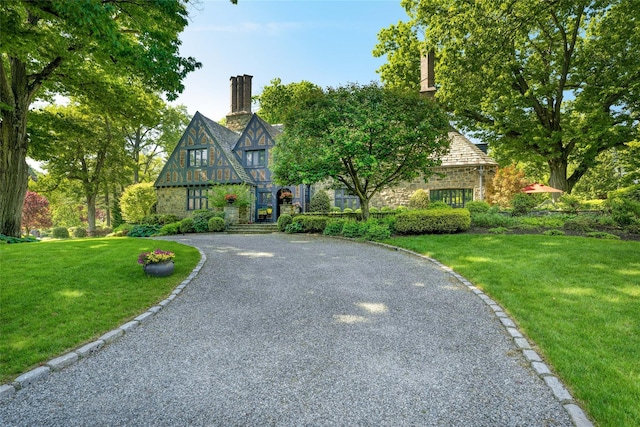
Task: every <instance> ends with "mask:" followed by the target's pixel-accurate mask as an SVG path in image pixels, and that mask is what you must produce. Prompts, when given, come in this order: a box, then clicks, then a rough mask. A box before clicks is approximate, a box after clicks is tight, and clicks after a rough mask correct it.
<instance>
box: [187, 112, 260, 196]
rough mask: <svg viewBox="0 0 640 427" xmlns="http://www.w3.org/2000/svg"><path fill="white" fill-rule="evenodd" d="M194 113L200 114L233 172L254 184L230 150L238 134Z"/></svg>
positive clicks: (236, 140)
mask: <svg viewBox="0 0 640 427" xmlns="http://www.w3.org/2000/svg"><path fill="white" fill-rule="evenodd" d="M196 115H199V116H200V118H201V119H202V122H203V123H204V124H205V126H206V127H207V130H208V131H209V132H210V133H211V136H213V138H214V139H215V140H216V141H218V144H219V145H220V148H221V149H222V150H223V151H224V154H225V155H226V157H227V160H228V161H229V164H230V165H231V167H232V168H233V170H234V172H235V173H236V174H237V175H238V177H239V178H240V179H241V180H242V181H244V182H246V183H247V184H254V182H253V180H252V179H251V176H250V175H249V174H248V173H247V171H246V169H245V168H244V167H242V165H241V164H240V162H239V161H238V158H237V157H236V155H235V154H233V151H232V150H233V147H234V146H235V145H236V142H238V139H239V138H240V135H238V134H237V133H235V132H234V131H232V130H231V129H228V128H226V127H224V126H222V125H221V124H220V123H217V122H215V121H213V120H211V119H210V118H208V117H205V116H203V115H202V114H200V113H199V112H196Z"/></svg>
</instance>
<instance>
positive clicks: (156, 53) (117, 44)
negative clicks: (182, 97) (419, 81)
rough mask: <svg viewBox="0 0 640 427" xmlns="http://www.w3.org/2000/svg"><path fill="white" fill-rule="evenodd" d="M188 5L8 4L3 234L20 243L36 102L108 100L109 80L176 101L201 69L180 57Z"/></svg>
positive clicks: (1, 11) (169, 0)
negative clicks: (133, 83) (126, 81)
mask: <svg viewBox="0 0 640 427" xmlns="http://www.w3.org/2000/svg"><path fill="white" fill-rule="evenodd" d="M187 15H188V14H187V9H186V3H185V2H184V1H182V0H150V1H145V2H132V1H128V0H112V1H109V2H103V1H100V0H85V1H67V0H49V1H38V2H33V1H27V0H15V1H3V2H0V28H2V44H1V45H0V233H4V234H7V235H12V236H18V235H19V233H20V215H21V209H22V201H23V199H24V196H25V192H26V188H27V173H28V167H27V165H26V162H25V159H26V156H27V153H28V150H29V137H28V135H27V131H26V129H27V122H28V116H29V109H30V106H31V104H32V103H33V102H34V101H35V100H36V99H38V98H39V99H52V96H53V95H55V94H61V95H76V96H80V95H83V96H88V97H93V98H94V99H101V98H102V96H103V94H104V89H105V87H106V86H107V83H108V82H106V81H105V79H104V78H103V76H118V77H125V78H126V77H135V78H137V79H139V80H140V82H142V84H143V86H144V87H146V88H148V89H149V90H156V91H159V92H163V93H166V94H167V97H168V98H169V99H173V98H175V97H176V96H177V95H178V94H179V93H180V92H181V91H182V89H183V85H182V79H183V78H184V77H185V76H186V75H187V74H188V73H189V72H190V71H193V70H194V69H196V68H197V67H199V66H200V64H199V63H198V62H197V61H196V60H195V59H194V58H184V57H182V56H180V54H179V47H180V41H179V39H178V34H179V33H180V32H181V31H182V30H183V29H184V28H185V26H186V25H187Z"/></svg>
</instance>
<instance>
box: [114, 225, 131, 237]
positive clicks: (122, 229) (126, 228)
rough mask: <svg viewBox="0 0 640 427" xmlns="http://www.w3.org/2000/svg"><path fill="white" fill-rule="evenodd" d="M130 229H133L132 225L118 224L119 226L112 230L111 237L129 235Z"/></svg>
mask: <svg viewBox="0 0 640 427" xmlns="http://www.w3.org/2000/svg"><path fill="white" fill-rule="evenodd" d="M132 228H133V225H132V224H127V223H124V224H120V225H119V226H117V227H116V228H114V229H113V233H112V236H114V237H125V236H126V235H128V234H129V232H130V231H131V229H132Z"/></svg>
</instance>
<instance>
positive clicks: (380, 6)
mask: <svg viewBox="0 0 640 427" xmlns="http://www.w3.org/2000/svg"><path fill="white" fill-rule="evenodd" d="M407 19H408V17H407V15H406V13H405V11H404V9H403V8H402V7H401V6H400V0H353V1H337V0H316V1H310V0H309V1H306V0H297V1H296V0H280V1H274V0H239V1H238V4H237V5H233V4H231V2H230V1H229V0H201V1H200V3H199V4H197V5H195V6H191V8H190V23H189V26H188V27H187V28H186V30H185V31H184V32H183V33H182V34H181V37H180V38H181V40H182V46H181V54H182V55H183V56H193V57H195V58H196V59H197V60H198V61H200V62H201V63H202V68H200V69H199V70H197V71H195V72H193V73H191V74H189V76H188V77H187V78H186V79H185V80H184V85H185V90H184V92H183V93H182V95H181V96H180V97H179V98H178V99H177V101H176V103H179V104H184V105H186V106H187V108H188V110H189V113H190V114H191V115H193V114H195V112H196V111H200V113H202V114H204V115H205V116H207V117H209V118H210V119H213V120H216V121H217V120H219V119H221V118H222V117H224V116H226V115H227V113H228V112H229V110H230V95H229V91H230V89H229V78H230V77H231V76H237V75H243V74H249V75H252V76H253V95H257V94H259V93H261V92H262V88H263V87H264V86H266V85H268V84H269V82H270V81H271V80H272V79H274V78H277V77H279V78H281V79H282V82H283V83H285V84H286V83H292V82H299V81H301V80H308V81H310V82H312V83H315V84H317V85H319V86H321V87H326V86H336V85H340V84H346V83H349V82H358V83H361V84H366V83H369V82H371V81H378V80H379V76H378V74H377V73H376V70H377V69H378V68H379V67H380V65H382V64H383V63H384V62H385V61H386V60H385V58H374V57H373V55H372V54H371V52H372V50H373V48H374V46H375V45H376V43H377V34H378V32H379V31H380V30H381V29H382V28H386V27H388V26H389V25H391V24H395V23H397V22H398V21H400V20H407Z"/></svg>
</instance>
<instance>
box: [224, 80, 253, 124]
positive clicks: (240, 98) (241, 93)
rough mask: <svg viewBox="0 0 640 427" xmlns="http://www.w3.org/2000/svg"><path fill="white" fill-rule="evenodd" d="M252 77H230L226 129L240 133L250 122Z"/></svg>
mask: <svg viewBox="0 0 640 427" xmlns="http://www.w3.org/2000/svg"><path fill="white" fill-rule="evenodd" d="M252 78H253V76H250V75H248V74H245V75H243V76H235V77H231V78H230V79H229V80H231V112H230V113H229V114H227V127H228V128H229V129H231V130H232V131H234V132H242V131H243V130H244V128H245V127H246V126H247V123H249V120H251V116H252V114H251V79H252Z"/></svg>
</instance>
